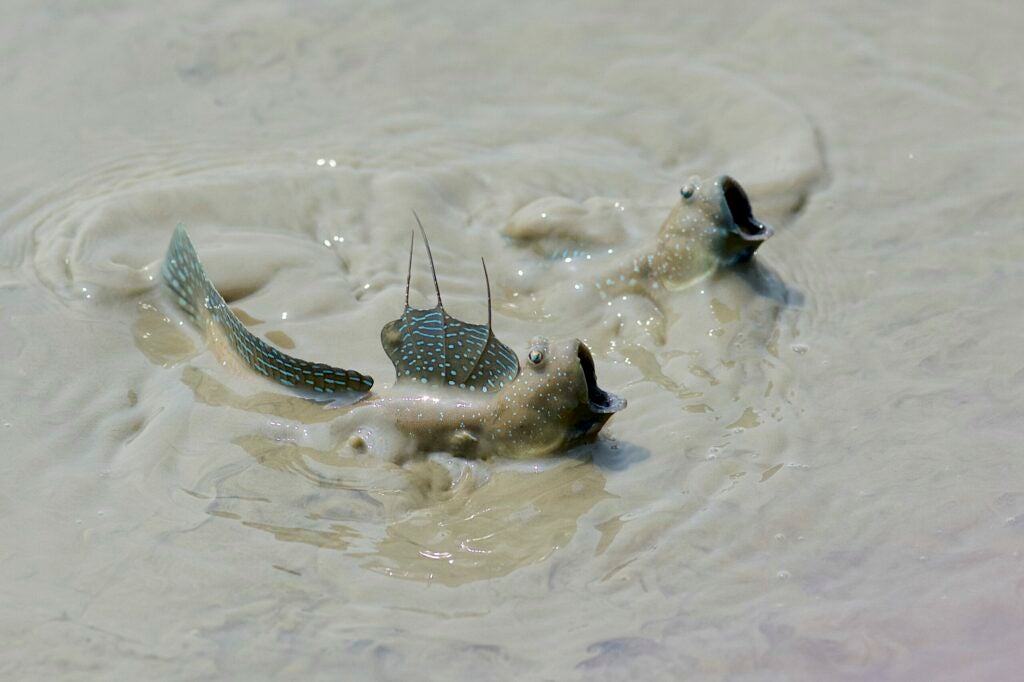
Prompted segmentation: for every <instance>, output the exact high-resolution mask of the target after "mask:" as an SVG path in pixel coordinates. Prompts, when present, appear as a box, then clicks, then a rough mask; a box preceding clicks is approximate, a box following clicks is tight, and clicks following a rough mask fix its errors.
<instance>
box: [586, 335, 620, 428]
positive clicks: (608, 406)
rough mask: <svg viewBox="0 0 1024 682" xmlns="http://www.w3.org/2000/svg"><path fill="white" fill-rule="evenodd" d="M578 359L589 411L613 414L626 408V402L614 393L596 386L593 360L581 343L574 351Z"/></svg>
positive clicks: (588, 350)
mask: <svg viewBox="0 0 1024 682" xmlns="http://www.w3.org/2000/svg"><path fill="white" fill-rule="evenodd" d="M576 354H577V356H578V357H579V359H580V367H581V368H582V369H583V377H584V378H585V379H586V381H587V401H588V402H589V404H590V410H591V411H592V412H594V413H596V414H614V413H615V412H618V411H619V410H621V409H622V408H624V407H625V406H626V400H625V399H624V398H620V397H619V396H617V395H615V394H614V393H609V392H608V391H605V390H602V389H601V387H600V386H598V385H597V374H596V373H595V372H594V358H593V357H592V356H591V355H590V349H588V348H587V347H586V346H585V345H583V344H582V343H581V344H580V345H579V349H578V350H577V351H576Z"/></svg>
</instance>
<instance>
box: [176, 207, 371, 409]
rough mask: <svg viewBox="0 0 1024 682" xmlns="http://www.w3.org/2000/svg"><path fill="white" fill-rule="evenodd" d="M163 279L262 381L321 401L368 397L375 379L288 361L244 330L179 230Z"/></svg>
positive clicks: (186, 307) (199, 321)
mask: <svg viewBox="0 0 1024 682" xmlns="http://www.w3.org/2000/svg"><path fill="white" fill-rule="evenodd" d="M163 275H164V281H165V282H167V286H169V287H170V288H171V291H173V292H174V294H175V296H176V297H177V301H178V305H179V306H181V308H182V310H184V311H185V312H186V313H188V316H189V317H191V318H192V320H193V321H194V322H196V324H198V325H200V326H202V327H205V326H206V325H208V324H215V325H218V326H219V327H220V329H221V331H222V332H223V336H224V338H225V339H226V340H227V342H228V343H229V344H230V346H231V348H232V349H233V350H234V351H235V352H236V353H237V354H238V356H239V357H241V358H242V359H243V360H244V361H245V363H246V364H247V365H249V367H251V368H252V369H254V370H256V371H257V372H259V373H260V374H262V375H263V376H265V377H268V378H270V379H273V380H274V381H277V382H279V383H281V384H284V385H285V386H289V387H291V388H296V389H299V390H304V391H311V392H314V393H316V394H325V396H324V397H327V396H331V395H335V396H337V395H338V394H343V393H346V392H354V393H366V392H367V391H369V390H370V388H371V387H372V386H373V379H372V378H370V377H368V376H365V375H363V374H360V373H359V372H355V371H352V370H348V369H339V368H337V367H331V366H330V365H324V364H322V363H319V362H307V361H305V360H300V359H298V358H294V357H292V356H290V355H286V354H284V353H282V352H281V351H279V350H277V349H276V348H274V347H273V346H271V345H269V344H268V343H266V342H264V341H262V340H261V339H259V338H258V337H257V336H255V335H254V334H253V333H252V332H250V331H249V330H248V329H246V328H245V326H244V325H243V324H242V322H241V320H239V319H238V317H237V316H236V315H235V314H234V313H233V312H232V311H231V308H229V307H228V305H227V303H225V302H224V298H223V297H222V296H221V295H220V293H219V292H218V291H217V289H216V288H215V287H214V286H213V284H212V283H211V282H210V280H209V279H208V278H207V277H206V272H205V271H204V270H203V265H202V263H200V262H199V256H197V255H196V250H195V247H193V246H192V241H191V240H190V239H189V238H188V234H187V233H186V232H185V228H184V227H182V226H181V225H178V227H176V228H175V230H174V236H173V237H171V245H170V247H168V249H167V256H166V258H164V266H163Z"/></svg>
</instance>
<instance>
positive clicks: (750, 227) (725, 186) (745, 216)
mask: <svg viewBox="0 0 1024 682" xmlns="http://www.w3.org/2000/svg"><path fill="white" fill-rule="evenodd" d="M722 195H723V197H724V201H725V205H726V207H728V209H729V213H731V214H732V219H733V222H734V223H735V224H736V234H738V235H739V236H740V237H742V238H743V239H746V240H747V241H752V242H761V241H764V240H765V239H768V237H771V236H772V235H773V234H775V230H773V229H772V226H771V225H768V224H766V223H762V222H761V221H760V220H758V219H757V218H755V217H754V212H753V210H752V209H751V208H750V199H748V198H747V193H746V192H745V191H743V188H742V187H740V184H739V183H738V182H736V181H735V180H733V179H732V178H729V177H726V178H725V179H723V180H722Z"/></svg>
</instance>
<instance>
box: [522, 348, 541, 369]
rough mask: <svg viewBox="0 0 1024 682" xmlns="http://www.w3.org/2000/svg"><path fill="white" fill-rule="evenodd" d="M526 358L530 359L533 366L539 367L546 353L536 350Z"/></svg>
mask: <svg viewBox="0 0 1024 682" xmlns="http://www.w3.org/2000/svg"><path fill="white" fill-rule="evenodd" d="M526 357H528V358H530V362H532V363H533V364H535V365H539V364H540V363H541V361H543V360H544V352H543V351H539V350H537V349H536V348H534V349H533V350H531V351H530V353H529V355H527V356H526Z"/></svg>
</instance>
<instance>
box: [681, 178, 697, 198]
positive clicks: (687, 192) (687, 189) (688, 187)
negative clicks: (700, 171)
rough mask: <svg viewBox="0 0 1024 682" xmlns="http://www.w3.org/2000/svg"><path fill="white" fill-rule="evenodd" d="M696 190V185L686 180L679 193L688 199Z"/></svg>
mask: <svg viewBox="0 0 1024 682" xmlns="http://www.w3.org/2000/svg"><path fill="white" fill-rule="evenodd" d="M696 191H697V186H696V185H694V184H693V183H692V182H688V183H686V184H685V185H683V188H682V189H681V190H679V193H680V194H681V195H683V198H684V199H689V198H690V197H692V196H693V195H694V193H696Z"/></svg>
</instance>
